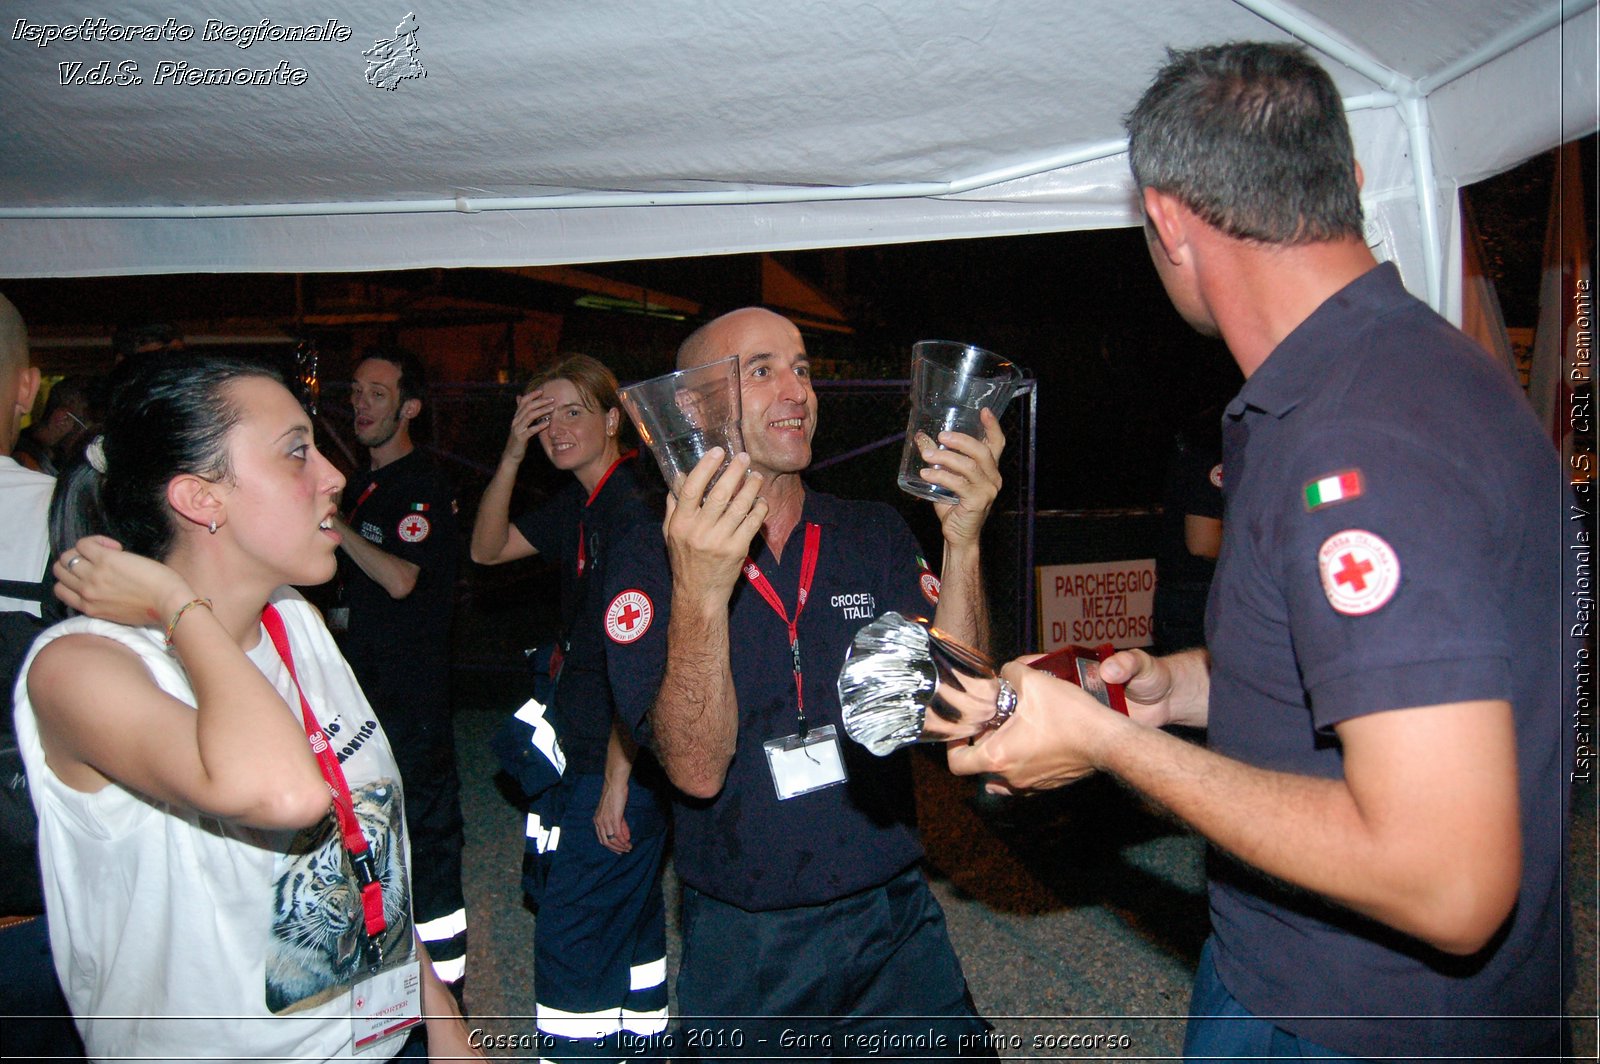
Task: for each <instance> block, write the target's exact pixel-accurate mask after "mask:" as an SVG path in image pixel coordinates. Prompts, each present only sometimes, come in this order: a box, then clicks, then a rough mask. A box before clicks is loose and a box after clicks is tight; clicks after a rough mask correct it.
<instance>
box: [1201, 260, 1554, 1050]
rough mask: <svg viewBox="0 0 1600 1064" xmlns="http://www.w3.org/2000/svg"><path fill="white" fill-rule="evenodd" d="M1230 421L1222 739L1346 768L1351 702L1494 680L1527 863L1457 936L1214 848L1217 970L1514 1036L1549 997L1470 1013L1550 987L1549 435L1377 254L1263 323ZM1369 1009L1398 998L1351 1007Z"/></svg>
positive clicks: (1376, 1032) (1352, 1040)
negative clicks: (1491, 926)
mask: <svg viewBox="0 0 1600 1064" xmlns="http://www.w3.org/2000/svg"><path fill="white" fill-rule="evenodd" d="M1224 433H1225V438H1224V454H1223V467H1224V469H1226V471H1227V476H1226V479H1225V481H1224V491H1225V493H1226V500H1227V501H1226V507H1227V508H1226V513H1225V516H1224V529H1225V531H1224V536H1223V548H1222V555H1221V558H1220V559H1219V560H1218V565H1217V574H1216V581H1215V583H1214V584H1213V586H1212V592H1211V604H1210V609H1209V613H1208V616H1207V623H1206V634H1207V645H1208V647H1209V648H1210V650H1211V655H1212V670H1211V702H1210V727H1209V731H1208V742H1209V743H1210V745H1211V746H1212V748H1213V749H1215V750H1217V751H1218V752H1220V753H1222V754H1225V755H1227V756H1229V757H1233V758H1237V759H1239V760H1241V761H1245V762H1248V763H1250V764H1253V765H1258V766H1261V767H1264V768H1269V769H1277V770H1282V771H1285V772H1293V773H1299V774H1303V775H1309V776H1318V777H1324V778H1341V777H1342V776H1343V754H1342V750H1341V748H1340V745H1339V743H1338V740H1337V738H1336V736H1335V735H1334V732H1333V726H1334V725H1335V724H1338V723H1339V722H1341V721H1346V720H1349V719H1351V718H1353V717H1358V716H1362V715H1364V714H1370V713H1379V712H1383V711H1385V710H1394V709H1404V708H1407V707H1419V706H1429V705H1437V704H1441V703H1451V702H1462V701H1473V700H1480V699H1504V700H1506V701H1508V702H1510V703H1511V706H1512V709H1513V712H1514V716H1515V726H1516V742H1517V771H1518V782H1519V787H1520V790H1521V807H1522V845H1523V864H1524V869H1523V883H1522V890H1521V894H1520V896H1519V899H1518V903H1517V908H1516V912H1515V914H1514V915H1513V917H1512V919H1511V921H1510V924H1509V927H1508V929H1507V930H1506V932H1505V934H1504V939H1503V940H1497V941H1496V942H1495V943H1494V944H1492V946H1491V948H1490V950H1489V951H1487V952H1486V953H1485V954H1484V955H1482V956H1480V957H1477V958H1473V959H1470V960H1467V961H1463V960H1461V959H1459V958H1451V957H1447V956H1445V955H1444V954H1441V953H1437V952H1435V951H1433V950H1431V949H1429V948H1428V947H1426V946H1424V945H1423V944H1421V943H1420V942H1417V941H1416V940H1414V939H1409V938H1406V937H1405V936H1403V935H1400V934H1398V933H1396V932H1393V931H1390V930H1388V929H1386V928H1384V927H1381V926H1380V925H1378V924H1377V923H1375V922H1372V921H1369V920H1366V919H1364V918H1361V917H1359V916H1356V915H1354V914H1352V913H1350V912H1348V911H1346V910H1343V909H1339V908H1336V907H1334V906H1332V905H1329V904H1326V903H1323V902H1321V901H1319V900H1318V899H1316V898H1313V897H1311V896H1309V895H1307V894H1305V893H1304V892H1296V891H1291V890H1288V889H1284V888H1281V887H1277V886H1275V885H1274V884H1272V883H1269V882H1267V881H1266V880H1265V879H1264V878H1261V877H1257V876H1255V875H1253V874H1251V873H1249V872H1247V871H1245V870H1243V869H1242V868H1240V866H1238V865H1236V864H1234V863H1232V862H1227V861H1224V860H1221V859H1215V858H1214V859H1213V862H1212V864H1213V874H1212V884H1211V911H1212V923H1213V927H1214V929H1215V932H1216V935H1217V940H1218V947H1219V948H1218V951H1217V970H1218V973H1219V974H1220V975H1221V977H1222V980H1223V983H1224V984H1225V985H1226V986H1227V987H1228V989H1229V990H1230V991H1231V992H1232V993H1233V995H1234V996H1235V997H1236V998H1238V999H1239V1001H1240V1002H1241V1003H1243V1004H1244V1005H1245V1007H1246V1008H1248V1009H1250V1010H1251V1011H1252V1012H1254V1013H1256V1014H1257V1015H1261V1016H1283V1017H1291V1018H1286V1019H1283V1020H1279V1021H1277V1022H1279V1023H1280V1025H1282V1026H1284V1027H1286V1028H1288V1029H1289V1030H1291V1031H1293V1032H1294V1033H1296V1034H1299V1035H1301V1036H1303V1037H1306V1038H1310V1039H1311V1040H1313V1041H1315V1042H1318V1043H1321V1044H1324V1045H1327V1046H1328V1047H1330V1048H1332V1049H1337V1050H1339V1051H1341V1052H1345V1053H1350V1054H1354V1055H1357V1056H1363V1057H1385V1056H1395V1055H1410V1054H1429V1055H1431V1054H1443V1055H1451V1056H1454V1055H1474V1056H1476V1055H1478V1054H1493V1053H1503V1052H1508V1051H1511V1050H1513V1049H1515V1048H1517V1047H1518V1046H1519V1045H1520V1046H1526V1045H1527V1044H1529V1040H1532V1039H1537V1038H1539V1037H1541V1036H1542V1035H1544V1034H1547V1033H1548V1031H1549V1029H1550V1021H1548V1020H1546V1021H1543V1023H1542V1024H1541V1023H1540V1022H1539V1021H1504V1020H1502V1021H1496V1020H1492V1019H1488V1018H1486V1017H1491V1016H1506V1015H1541V1014H1542V1015H1545V1016H1549V1015H1551V1014H1559V1013H1560V1012H1561V1011H1562V1004H1563V990H1564V988H1563V985H1562V978H1561V968H1562V958H1563V957H1564V956H1567V953H1566V949H1567V947H1566V945H1565V944H1564V941H1563V935H1564V924H1565V920H1564V916H1565V913H1566V911H1567V909H1566V899H1565V894H1564V890H1563V886H1562V872H1563V868H1564V861H1565V850H1566V847H1565V843H1564V828H1565V819H1564V813H1565V797H1566V789H1567V769H1568V766H1569V765H1570V760H1564V756H1563V742H1564V740H1565V739H1566V738H1569V736H1567V731H1568V729H1567V728H1566V721H1565V720H1564V717H1563V710H1562V693H1561V692H1562V669H1561V662H1560V660H1559V658H1560V653H1559V649H1560V645H1561V567H1562V559H1561V555H1562V549H1561V542H1562V541H1561V535H1562V527H1561V522H1562V518H1563V511H1564V502H1565V491H1564V485H1563V482H1562V478H1561V475H1560V470H1559V467H1558V461H1557V459H1556V456H1555V453H1554V451H1553V449H1552V448H1551V446H1550V442H1549V440H1548V439H1547V438H1545V436H1544V434H1543V433H1542V432H1541V430H1540V428H1539V426H1538V424H1537V423H1536V421H1535V419H1534V417H1533V415H1532V413H1531V412H1530V410H1529V408H1528V404H1527V401H1526V399H1525V398H1524V397H1523V396H1522V394H1521V392H1520V390H1519V389H1518V388H1517V386H1516V383H1515V382H1514V381H1513V380H1512V379H1511V377H1510V375H1509V373H1507V371H1506V370H1505V368H1504V367H1502V366H1500V365H1498V364H1496V363H1494V362H1493V361H1491V360H1490V358H1489V357H1488V356H1487V355H1486V354H1485V353H1484V352H1483V351H1482V350H1480V349H1479V348H1478V347H1477V345H1476V344H1474V343H1473V342H1472V341H1471V340H1469V339H1467V338H1466V337H1465V336H1463V335H1462V334H1461V333H1460V332H1458V331H1457V330H1456V329H1454V328H1452V327H1451V326H1450V325H1449V324H1448V323H1447V322H1445V321H1444V320H1443V319H1442V318H1440V317H1438V316H1437V315H1436V314H1434V313H1433V312H1432V311H1431V310H1429V309H1428V308H1427V307H1426V306H1425V305H1424V304H1422V303H1421V302H1419V301H1417V300H1416V299H1414V298H1413V297H1412V296H1411V295H1409V294H1408V293H1407V292H1406V291H1405V290H1404V288H1402V287H1401V284H1400V279H1399V274H1398V273H1397V272H1396V271H1395V269H1394V268H1393V267H1392V266H1388V265H1385V266H1380V267H1378V268H1376V269H1373V270H1371V271H1369V272H1368V273H1366V274H1364V275H1363V276H1362V277H1360V278H1358V279H1357V280H1356V281H1354V282H1352V283H1351V284H1350V285H1348V286H1347V287H1346V288H1344V289H1343V290H1342V291H1340V292H1339V293H1337V294H1336V295H1334V296H1333V297H1332V298H1330V299H1329V300H1328V301H1327V302H1326V303H1324V304H1323V305H1322V306H1321V307H1319V308H1318V309H1317V310H1316V312H1315V313H1313V314H1312V315H1311V316H1310V317H1309V318H1307V319H1306V321H1305V322H1303V323H1302V324H1301V325H1300V326H1299V328H1298V329H1296V330H1295V331H1294V332H1293V333H1291V334H1290V335H1289V336H1288V337H1287V338H1285V339H1284V340H1283V342H1282V343H1281V344H1279V346H1278V347H1277V348H1276V349H1275V350H1274V351H1273V352H1272V354H1271V355H1270V356H1269V357H1268V358H1267V360H1266V362H1265V363H1263V364H1262V366H1261V367H1260V368H1259V369H1258V370H1257V371H1256V372H1255V373H1254V374H1253V375H1252V376H1251V377H1250V379H1249V380H1248V381H1247V382H1246V384H1245V386H1244V388H1243V390H1242V391H1241V392H1240V393H1239V395H1238V397H1237V398H1236V399H1235V400H1234V401H1233V403H1232V404H1231V405H1230V406H1229V407H1228V410H1227V415H1226V417H1225V419H1224ZM1462 785H1463V786H1471V781H1467V780H1464V781H1462ZM1374 1014H1388V1016H1390V1017H1391V1018H1386V1019H1383V1020H1378V1021H1367V1022H1362V1021H1355V1020H1349V1019H1343V1018H1341V1017H1357V1016H1370V1015H1374ZM1399 1017H1407V1018H1406V1019H1400V1018H1399ZM1429 1017H1431V1019H1430V1018H1429Z"/></svg>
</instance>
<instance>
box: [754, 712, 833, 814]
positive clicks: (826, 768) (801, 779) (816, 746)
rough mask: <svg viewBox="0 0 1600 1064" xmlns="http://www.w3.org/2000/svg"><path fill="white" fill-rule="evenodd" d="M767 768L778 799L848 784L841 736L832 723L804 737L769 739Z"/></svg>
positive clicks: (765, 744)
mask: <svg viewBox="0 0 1600 1064" xmlns="http://www.w3.org/2000/svg"><path fill="white" fill-rule="evenodd" d="M762 746H763V747H764V748H765V749H766V751H767V767H768V768H769V769H771V770H772V785H773V787H775V788H776V789H777V792H778V800H779V801H780V802H781V801H785V800H787V799H790V798H794V797H797V796H799V795H802V794H810V793H811V792H812V791H820V790H822V788H824V787H832V786H833V785H834V784H836V783H843V782H844V781H845V773H844V759H843V758H842V757H840V755H839V733H838V732H836V731H835V730H834V727H833V725H832V724H825V725H823V726H822V727H820V728H812V729H810V730H809V731H807V732H806V734H805V736H804V737H803V738H802V737H801V736H799V735H787V736H785V737H783V738H782V739H768V740H767V741H766V742H765V743H763V744H762Z"/></svg>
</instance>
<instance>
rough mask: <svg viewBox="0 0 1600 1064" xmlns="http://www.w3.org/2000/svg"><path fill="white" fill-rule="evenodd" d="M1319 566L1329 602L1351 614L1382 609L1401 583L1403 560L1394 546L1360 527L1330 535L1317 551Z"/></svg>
mask: <svg viewBox="0 0 1600 1064" xmlns="http://www.w3.org/2000/svg"><path fill="white" fill-rule="evenodd" d="M1317 568H1318V570H1319V571H1320V572H1321V573H1322V591H1323V594H1325V595H1327V596H1328V604H1329V605H1331V606H1332V607H1333V608H1334V609H1335V610H1338V611H1339V612H1340V613H1343V614H1346V615H1348V616H1351V617H1360V616H1363V615H1365V614H1368V613H1372V612H1373V611H1375V610H1377V609H1380V608H1381V607H1382V606H1383V605H1384V603H1386V602H1388V601H1389V600H1390V599H1391V598H1393V597H1394V593H1395V589H1397V588H1398V587H1399V586H1400V559H1399V557H1398V556H1397V555H1396V554H1395V552H1394V548H1393V547H1391V546H1389V544H1387V543H1385V542H1384V541H1383V539H1382V538H1381V537H1379V536H1375V535H1373V534H1372V533H1371V532H1363V531H1362V530H1361V529H1359V528H1349V529H1346V530H1345V531H1343V532H1336V533H1334V534H1333V535H1331V536H1329V537H1328V539H1327V540H1326V542H1324V543H1323V544H1322V548H1321V549H1320V550H1319V551H1317Z"/></svg>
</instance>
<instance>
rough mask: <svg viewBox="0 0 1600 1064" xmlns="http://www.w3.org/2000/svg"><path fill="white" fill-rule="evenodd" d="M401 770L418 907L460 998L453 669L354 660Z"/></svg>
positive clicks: (438, 961)
mask: <svg viewBox="0 0 1600 1064" xmlns="http://www.w3.org/2000/svg"><path fill="white" fill-rule="evenodd" d="M350 664H351V667H352V668H353V669H354V670H355V673H356V679H358V680H359V681H360V682H361V690H362V691H363V692H364V693H365V694H366V696H367V701H369V702H371V703H372V708H373V709H374V710H375V711H376V712H377V714H378V723H379V724H381V725H383V732H384V735H385V736H387V737H388V740H389V747H390V749H392V750H393V751H394V757H395V761H396V762H398V763H399V766H400V782H401V785H402V786H403V787H404V789H405V810H406V827H407V829H408V830H409V832H410V835H411V908H412V912H413V915H414V916H415V917H416V921H417V934H418V936H419V937H420V938H421V939H422V942H423V945H424V946H426V947H427V949H428V955H429V957H430V958H431V959H432V961H433V965H434V969H435V971H437V972H438V974H439V978H440V979H441V980H443V981H444V982H445V983H447V984H450V985H451V987H452V989H454V990H455V992H456V997H457V999H458V1000H459V999H460V997H461V983H462V980H463V978H464V977H465V972H466V958H467V929H466V919H467V916H466V899H465V898H464V897H463V895H462V893H461V851H462V848H463V847H464V846H465V845H466V840H465V836H464V831H463V824H462V819H461V780H460V777H459V776H458V775H457V773H456V743H455V722H454V719H453V717H452V715H451V712H450V666H449V663H448V662H444V661H429V660H422V661H399V662H397V661H377V662H369V661H356V660H353V659H352V660H351V662H350Z"/></svg>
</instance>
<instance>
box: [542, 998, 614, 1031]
mask: <svg viewBox="0 0 1600 1064" xmlns="http://www.w3.org/2000/svg"><path fill="white" fill-rule="evenodd" d="M618 1011H619V1010H617V1009H616V1008H609V1009H601V1010H600V1011H599V1012H568V1011H566V1010H565V1009H557V1008H551V1007H550V1006H549V1005H546V1004H544V1003H543V1002H535V1003H534V1025H535V1026H536V1027H538V1028H539V1030H541V1031H543V1032H544V1033H545V1034H548V1035H554V1036H555V1037H557V1038H570V1039H573V1040H574V1041H579V1040H583V1039H600V1038H606V1037H609V1036H610V1035H614V1034H616V1033H617V1032H618V1031H620V1030H622V1017H621V1016H620V1015H619V1014H618Z"/></svg>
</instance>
